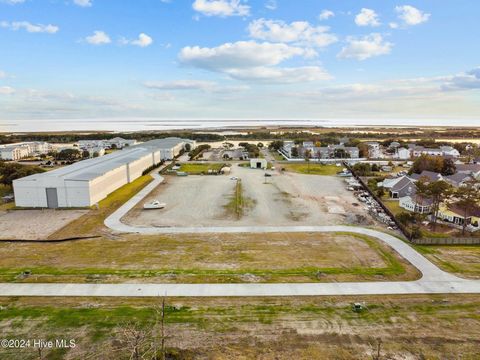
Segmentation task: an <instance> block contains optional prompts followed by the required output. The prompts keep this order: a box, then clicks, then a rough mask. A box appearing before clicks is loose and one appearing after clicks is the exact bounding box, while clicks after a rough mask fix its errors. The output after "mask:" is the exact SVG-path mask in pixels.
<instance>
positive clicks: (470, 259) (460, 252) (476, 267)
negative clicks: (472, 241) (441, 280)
mask: <svg viewBox="0 0 480 360" xmlns="http://www.w3.org/2000/svg"><path fill="white" fill-rule="evenodd" d="M415 249H417V250H418V251H419V252H421V253H422V254H424V255H425V256H426V257H427V258H428V259H429V260H430V261H432V262H433V263H435V264H437V265H438V266H439V267H440V268H442V269H443V270H445V271H448V272H451V273H454V274H456V275H458V276H461V277H465V278H471V279H480V247H479V246H475V245H471V246H460V245H448V246H419V245H417V246H415Z"/></svg>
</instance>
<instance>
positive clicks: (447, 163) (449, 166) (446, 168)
mask: <svg viewBox="0 0 480 360" xmlns="http://www.w3.org/2000/svg"><path fill="white" fill-rule="evenodd" d="M456 172H457V167H456V166H455V163H454V162H453V160H452V159H443V166H442V171H441V173H442V175H445V176H447V175H453V174H455V173H456Z"/></svg>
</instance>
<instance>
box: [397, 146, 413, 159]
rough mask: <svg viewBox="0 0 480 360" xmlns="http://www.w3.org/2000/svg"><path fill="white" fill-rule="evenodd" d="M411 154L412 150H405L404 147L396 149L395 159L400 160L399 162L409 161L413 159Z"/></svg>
mask: <svg viewBox="0 0 480 360" xmlns="http://www.w3.org/2000/svg"><path fill="white" fill-rule="evenodd" d="M411 156H412V155H411V152H410V150H408V149H406V148H404V147H401V148H396V149H395V154H394V156H393V157H394V158H395V159H398V160H408V159H410V158H411Z"/></svg>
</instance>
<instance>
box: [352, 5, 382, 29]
mask: <svg viewBox="0 0 480 360" xmlns="http://www.w3.org/2000/svg"><path fill="white" fill-rule="evenodd" d="M355 24H357V25H358V26H380V21H379V20H378V14H377V13H376V12H375V10H372V9H367V8H362V10H361V11H360V13H359V14H357V16H355Z"/></svg>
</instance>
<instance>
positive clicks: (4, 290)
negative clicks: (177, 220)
mask: <svg viewBox="0 0 480 360" xmlns="http://www.w3.org/2000/svg"><path fill="white" fill-rule="evenodd" d="M153 177H154V181H153V182H152V183H150V184H149V185H148V186H147V187H145V188H144V189H143V190H142V191H140V192H139V193H138V194H137V195H136V196H134V197H133V198H132V199H130V200H129V201H128V202H126V203H125V204H124V205H123V206H122V207H120V208H119V209H118V210H117V211H116V212H115V213H114V214H112V215H111V216H110V217H109V218H108V219H106V220H105V225H106V226H108V227H110V228H111V229H112V230H114V231H118V232H129V233H140V234H150V235H152V234H167V233H169V234H172V233H174V234H180V233H249V232H252V233H273V232H322V233H325V232H339V231H341V232H345V231H347V232H351V233H357V234H363V235H368V236H371V237H374V238H376V239H378V240H380V241H383V242H384V243H386V244H388V245H389V246H391V247H392V248H393V249H394V250H395V251H397V252H398V253H399V254H400V255H401V256H402V257H404V258H405V259H406V260H408V261H409V262H410V263H411V264H412V265H413V266H415V267H416V268H417V269H418V270H419V271H420V272H421V273H422V275H423V276H422V278H421V279H420V280H417V281H399V282H349V283H345V282H344V283H296V284H290V283H286V284H12V283H8V284H0V296H105V297H109V296H112V297H145V296H148V297H152V296H164V295H166V296H190V297H207V296H209V297H211V296H218V297H227V296H239V297H242V296H321V295H391V294H441V293H445V294H446V293H480V281H479V280H465V279H460V278H458V277H456V276H454V275H451V274H449V273H446V272H444V271H442V270H440V269H439V268H438V267H437V266H436V265H434V264H433V263H431V262H430V261H429V260H427V259H426V258H425V257H423V256H422V255H421V254H419V253H418V252H417V251H415V250H414V249H413V248H412V247H410V246H409V245H408V244H406V243H404V242H403V241H401V240H400V239H397V238H396V237H394V236H391V235H388V234H385V233H383V232H380V231H376V230H372V229H365V228H359V227H353V226H289V227H195V228H192V227H185V228H155V227H153V228H152V227H142V228H138V227H133V226H129V225H126V224H123V223H122V222H121V218H122V217H123V216H124V215H125V214H126V213H127V212H128V211H129V210H130V209H131V208H133V207H134V206H135V204H137V203H138V202H139V201H141V200H142V199H143V198H145V196H147V195H148V193H149V192H150V191H152V190H153V189H154V188H155V187H156V186H157V185H158V184H160V183H161V182H162V181H163V178H162V177H161V176H159V175H157V174H154V175H153Z"/></svg>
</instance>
